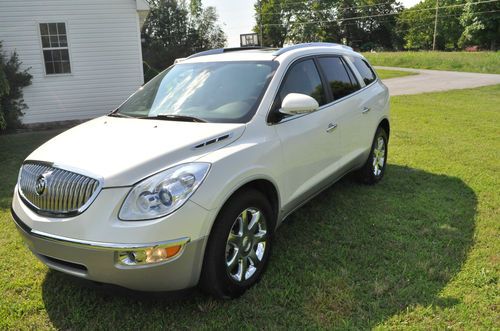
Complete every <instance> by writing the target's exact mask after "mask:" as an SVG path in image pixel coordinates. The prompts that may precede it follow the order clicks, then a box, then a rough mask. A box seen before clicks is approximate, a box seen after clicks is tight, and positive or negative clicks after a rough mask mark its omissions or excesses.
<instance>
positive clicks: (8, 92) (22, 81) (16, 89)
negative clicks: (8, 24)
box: [0, 42, 32, 133]
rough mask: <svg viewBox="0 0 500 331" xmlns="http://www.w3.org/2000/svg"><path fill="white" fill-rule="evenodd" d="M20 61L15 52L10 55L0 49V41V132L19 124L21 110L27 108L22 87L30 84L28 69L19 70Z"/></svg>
mask: <svg viewBox="0 0 500 331" xmlns="http://www.w3.org/2000/svg"><path fill="white" fill-rule="evenodd" d="M21 64H22V62H21V61H20V60H19V56H18V55H17V53H16V52H14V53H12V54H11V55H10V57H8V56H7V55H6V54H4V53H3V51H2V43H1V42H0V133H1V132H4V131H7V130H8V131H11V130H13V129H16V128H18V127H20V126H21V117H22V116H23V110H24V109H26V108H28V106H27V105H26V104H25V103H24V99H23V88H24V87H26V86H28V85H30V84H31V78H32V76H31V75H30V74H29V73H28V70H29V68H28V69H26V70H20V67H21Z"/></svg>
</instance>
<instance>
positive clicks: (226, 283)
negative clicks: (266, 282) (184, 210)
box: [200, 190, 275, 299]
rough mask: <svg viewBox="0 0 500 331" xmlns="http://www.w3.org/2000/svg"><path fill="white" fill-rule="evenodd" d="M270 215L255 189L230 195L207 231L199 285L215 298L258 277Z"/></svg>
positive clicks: (263, 265)
mask: <svg viewBox="0 0 500 331" xmlns="http://www.w3.org/2000/svg"><path fill="white" fill-rule="evenodd" d="M274 224H275V222H274V219H273V213H272V209H271V206H270V204H269V202H268V201H267V199H266V197H265V196H264V195H263V194H262V193H260V192H259V191H256V190H246V191H242V192H239V193H237V194H236V195H234V196H233V197H232V198H231V199H230V200H229V201H228V202H227V203H226V205H225V206H224V207H223V208H222V210H221V211H220V213H219V215H218V216H217V219H216V221H215V224H214V226H213V228H212V231H211V233H210V237H209V241H208V244H207V248H206V250H205V258H204V261H203V270H202V275H201V280H200V286H201V288H202V290H204V291H205V292H207V293H209V294H211V295H213V296H215V297H218V298H225V299H229V298H236V297H239V296H240V295H242V294H243V293H244V292H245V291H246V290H247V289H248V288H250V287H251V286H252V285H254V284H255V283H256V282H258V281H259V280H260V277H261V275H262V273H263V272H264V270H265V268H266V266H267V262H268V259H269V255H270V251H271V245H272V233H273V229H274Z"/></svg>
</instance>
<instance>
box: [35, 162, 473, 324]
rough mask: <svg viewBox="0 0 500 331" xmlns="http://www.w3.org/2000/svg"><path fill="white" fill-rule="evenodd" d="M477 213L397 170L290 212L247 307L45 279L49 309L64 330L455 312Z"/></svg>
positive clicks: (454, 184) (374, 319)
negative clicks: (451, 293) (453, 288)
mask: <svg viewBox="0 0 500 331" xmlns="http://www.w3.org/2000/svg"><path fill="white" fill-rule="evenodd" d="M476 204H477V201H476V196H475V194H474V192H473V191H472V190H471V189H470V188H469V187H468V186H467V185H465V184H464V183H463V182H462V181H461V180H460V179H458V178H454V177H448V176H445V175H437V174H431V173H427V172H424V171H420V170H416V169H411V168H406V167H401V166H395V165H390V166H389V167H388V169H387V175H386V177H385V178H384V180H383V181H382V182H381V183H380V184H379V185H376V186H362V185H358V184H355V183H354V182H353V181H352V180H351V179H349V178H346V179H344V180H342V181H340V182H339V183H337V184H336V185H334V186H333V187H332V188H330V189H328V190H327V191H325V192H323V193H322V194H320V195H319V196H318V197H317V198H315V199H314V200H312V201H311V202H309V203H308V204H307V205H305V206H304V207H303V208H301V209H300V210H298V211H297V212H296V213H295V214H293V215H292V216H291V217H290V218H289V219H288V220H287V222H286V223H285V224H284V225H283V226H282V227H281V228H280V229H279V230H278V233H277V237H276V242H275V243H276V245H275V250H274V253H273V257H272V259H271V262H270V266H269V268H268V270H267V272H266V274H265V275H264V277H263V279H262V281H261V282H260V283H259V284H257V286H255V287H254V288H253V289H252V290H250V291H248V292H247V293H246V294H245V295H244V296H243V297H242V298H240V299H237V300H233V301H216V300H213V299H211V298H208V297H206V296H203V295H201V294H199V293H195V294H193V295H189V296H184V297H182V298H179V297H178V296H176V297H175V298H173V297H171V296H170V295H163V296H162V295H161V294H160V296H158V295H156V296H146V297H141V296H139V295H137V294H135V293H132V292H120V293H114V292H109V291H107V290H106V291H103V290H99V289H95V288H88V287H85V286H81V284H80V283H78V282H76V281H74V279H73V278H71V277H69V276H65V275H63V274H61V273H58V272H49V273H48V274H47V277H46V279H45V281H44V283H43V300H44V303H45V308H46V310H47V312H48V315H49V317H50V319H51V321H52V323H53V325H54V326H55V327H56V328H61V329H90V328H92V329H94V328H98V329H110V328H113V329H115V328H116V329H118V328H126V329H160V328H192V327H195V328H199V327H207V328H214V327H224V328H230V329H233V328H242V327H255V328H259V329H262V328H265V329H269V328H276V327H282V328H283V327H296V328H298V327H309V328H311V327H313V328H315V327H327V328H335V327H338V328H369V327H373V326H375V325H377V324H379V323H381V322H383V321H385V320H387V319H388V318H390V317H392V316H393V315H395V314H397V313H399V312H404V311H405V310H406V309H407V307H412V306H415V305H423V306H428V305H431V306H435V307H449V306H453V305H455V304H456V303H457V302H458V301H457V299H455V298H451V297H440V296H439V293H440V291H441V290H442V289H443V287H444V286H446V284H447V283H448V282H449V281H450V279H451V278H452V277H453V276H454V275H456V274H457V273H458V272H459V271H460V268H461V266H462V263H463V262H464V260H465V258H466V255H467V252H468V250H469V249H470V246H471V245H472V242H473V231H474V217H475V213H476ZM144 281H145V282H151V281H154V279H145V280H144Z"/></svg>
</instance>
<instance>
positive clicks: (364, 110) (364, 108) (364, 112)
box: [361, 107, 372, 114]
mask: <svg viewBox="0 0 500 331" xmlns="http://www.w3.org/2000/svg"><path fill="white" fill-rule="evenodd" d="M370 110H372V109H371V108H369V107H363V110H362V111H361V113H362V114H366V113H368V112H369V111H370Z"/></svg>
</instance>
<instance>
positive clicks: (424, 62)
mask: <svg viewBox="0 0 500 331" xmlns="http://www.w3.org/2000/svg"><path fill="white" fill-rule="evenodd" d="M363 55H364V56H366V58H367V59H368V60H369V61H370V63H371V64H372V65H374V66H389V67H404V68H417V69H436V70H451V71H466V72H481V73H486V74H500V52H471V53H469V52H380V53H363Z"/></svg>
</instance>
